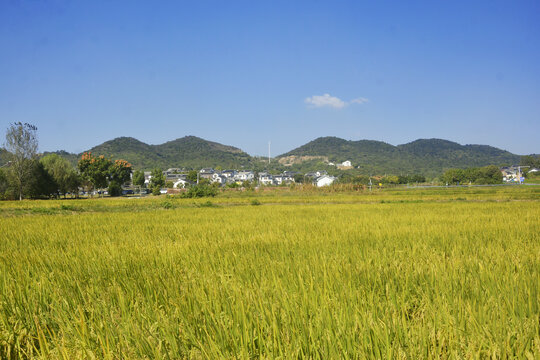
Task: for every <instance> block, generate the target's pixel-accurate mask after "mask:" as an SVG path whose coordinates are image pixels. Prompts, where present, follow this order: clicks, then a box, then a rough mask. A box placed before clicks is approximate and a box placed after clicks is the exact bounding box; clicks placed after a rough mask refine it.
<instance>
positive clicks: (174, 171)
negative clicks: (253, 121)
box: [144, 161, 540, 189]
mask: <svg viewBox="0 0 540 360" xmlns="http://www.w3.org/2000/svg"><path fill="white" fill-rule="evenodd" d="M331 165H334V164H331ZM335 166H337V167H338V168H340V169H343V170H346V169H350V168H352V165H351V162H350V161H344V162H343V163H341V164H338V165H335ZM525 171H526V172H527V173H531V174H533V173H538V172H539V171H540V170H539V169H536V168H532V169H528V170H525V169H523V168H522V167H520V166H509V167H503V168H501V172H502V175H503V182H506V183H511V182H520V181H522V179H523V177H522V176H523V173H524V172H525ZM163 176H164V178H165V181H166V182H168V183H172V184H173V188H174V189H183V188H186V187H188V186H190V185H194V184H196V183H198V182H199V181H200V180H202V179H205V180H207V181H208V182H209V183H211V184H217V185H219V186H225V185H228V184H238V185H242V184H244V183H245V182H248V183H252V182H255V181H256V182H257V183H258V184H259V185H263V186H280V185H289V184H292V183H295V182H302V183H309V184H313V185H314V186H317V187H323V186H329V185H332V184H333V183H334V182H335V181H336V180H337V179H338V178H337V177H335V176H332V175H329V174H328V172H327V171H326V170H319V171H313V172H308V173H305V174H303V173H300V172H296V171H284V172H282V173H280V174H270V173H269V172H259V173H256V172H254V171H246V170H216V169H213V168H203V169H201V170H199V171H198V173H197V181H194V180H193V179H192V180H189V179H188V171H187V170H185V169H181V168H170V169H167V170H165V171H163ZM151 178H152V172H150V171H146V172H144V180H145V181H144V182H145V185H146V186H147V187H149V185H150V181H151ZM295 179H296V180H295Z"/></svg>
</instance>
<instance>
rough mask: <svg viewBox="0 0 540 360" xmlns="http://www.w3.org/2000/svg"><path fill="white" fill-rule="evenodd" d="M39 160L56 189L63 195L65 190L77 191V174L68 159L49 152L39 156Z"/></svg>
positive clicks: (78, 183)
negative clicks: (41, 156)
mask: <svg viewBox="0 0 540 360" xmlns="http://www.w3.org/2000/svg"><path fill="white" fill-rule="evenodd" d="M40 162H41V163H42V164H43V167H44V168H45V170H46V171H47V172H48V173H49V174H50V175H51V177H52V179H53V180H54V182H55V183H56V185H57V190H58V191H59V192H60V193H61V194H63V195H64V197H65V196H66V193H67V192H77V191H78V188H79V185H80V179H79V175H78V174H77V171H76V170H75V169H74V168H73V167H72V166H71V164H70V163H69V161H67V160H66V159H64V158H62V157H61V156H59V155H57V154H49V155H47V156H44V157H43V158H41V160H40Z"/></svg>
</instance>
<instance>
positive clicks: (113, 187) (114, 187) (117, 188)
mask: <svg viewBox="0 0 540 360" xmlns="http://www.w3.org/2000/svg"><path fill="white" fill-rule="evenodd" d="M107 191H108V193H109V195H110V196H120V195H122V186H121V185H120V184H119V183H118V182H117V181H115V180H112V181H111V182H109V187H108V189H107Z"/></svg>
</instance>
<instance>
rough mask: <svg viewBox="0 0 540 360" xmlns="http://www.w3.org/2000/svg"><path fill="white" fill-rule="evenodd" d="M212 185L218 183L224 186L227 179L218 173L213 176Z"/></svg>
mask: <svg viewBox="0 0 540 360" xmlns="http://www.w3.org/2000/svg"><path fill="white" fill-rule="evenodd" d="M210 181H212V183H218V184H220V185H223V184H225V183H226V182H227V178H226V177H225V176H223V175H221V174H219V173H217V172H215V173H213V174H212V178H211V179H210Z"/></svg>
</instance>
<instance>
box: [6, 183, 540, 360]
mask: <svg viewBox="0 0 540 360" xmlns="http://www.w3.org/2000/svg"><path fill="white" fill-rule="evenodd" d="M445 191H446V190H445V189H442V190H404V191H402V192H384V191H380V192H372V193H369V192H366V191H362V192H348V193H343V194H340V193H338V194H332V193H313V194H312V193H309V194H304V193H301V192H291V193H280V194H275V193H274V194H272V193H271V194H260V193H250V194H245V193H242V194H221V195H219V196H218V197H216V198H212V199H210V200H208V199H200V200H193V199H178V198H165V197H158V198H153V197H148V198H145V199H117V200H115V199H93V200H72V201H34V202H30V201H23V202H2V203H0V358H13V359H15V358H21V357H22V358H24V357H29V358H33V357H38V358H39V357H42V358H65V359H73V358H108V359H138V358H159V359H161V358H171V359H173V358H209V359H218V358H259V357H260V358H314V359H317V358H318V359H340V358H361V359H362V358H388V359H396V358H397V359H399V358H408V359H419V358H449V357H450V358H507V357H515V358H531V359H533V358H539V357H540V309H539V306H540V292H539V288H540V236H539V233H540V203H539V192H538V191H537V190H534V189H515V190H514V189H502V190H499V189H497V190H483V189H481V190H469V189H456V190H448V191H447V192H445ZM255 200H256V202H255ZM254 204H256V205H259V206H253V205H254Z"/></svg>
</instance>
